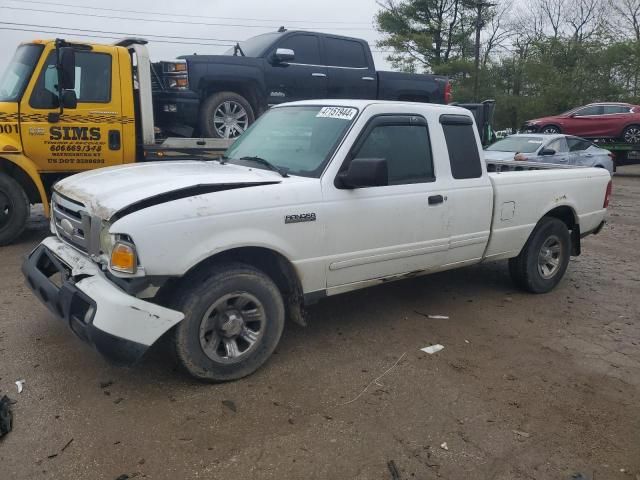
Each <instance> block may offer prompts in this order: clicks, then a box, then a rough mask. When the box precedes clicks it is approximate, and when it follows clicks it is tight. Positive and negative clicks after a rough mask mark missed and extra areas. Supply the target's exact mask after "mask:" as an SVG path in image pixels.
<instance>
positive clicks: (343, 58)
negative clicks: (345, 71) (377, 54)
mask: <svg viewBox="0 0 640 480" xmlns="http://www.w3.org/2000/svg"><path fill="white" fill-rule="evenodd" d="M324 44H325V46H326V49H327V65H329V66H332V67H351V68H366V67H367V66H368V63H367V56H366V54H365V52H364V47H363V46H362V44H361V43H360V42H354V41H352V40H342V39H338V38H331V37H326V38H325V39H324Z"/></svg>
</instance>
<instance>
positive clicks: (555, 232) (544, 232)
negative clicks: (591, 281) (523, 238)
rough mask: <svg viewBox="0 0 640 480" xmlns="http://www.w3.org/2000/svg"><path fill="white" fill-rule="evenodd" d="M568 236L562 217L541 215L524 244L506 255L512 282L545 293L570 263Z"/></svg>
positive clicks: (534, 291)
mask: <svg viewBox="0 0 640 480" xmlns="http://www.w3.org/2000/svg"><path fill="white" fill-rule="evenodd" d="M570 254H571V236H570V234H569V229H568V228H567V226H566V225H565V224H564V222H562V221H561V220H558V219H557V218H553V217H544V218H542V220H540V222H539V223H538V225H537V226H536V228H535V229H534V230H533V232H532V233H531V236H530V237H529V239H528V240H527V243H526V244H525V246H524V248H523V249H522V251H521V252H520V255H518V256H517V257H515V258H510V259H509V273H510V274H511V278H512V279H513V281H514V283H515V284H516V285H518V286H519V287H520V288H522V289H524V290H527V291H529V292H531V293H547V292H549V291H550V290H553V288H554V287H555V286H556V285H557V284H558V283H559V282H560V280H562V277H563V276H564V273H565V272H566V271H567V267H568V266H569V256H570Z"/></svg>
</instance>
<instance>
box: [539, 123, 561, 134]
mask: <svg viewBox="0 0 640 480" xmlns="http://www.w3.org/2000/svg"><path fill="white" fill-rule="evenodd" d="M540 133H547V134H549V135H552V134H557V133H560V127H556V126H555V125H545V126H544V127H542V128H541V129H540Z"/></svg>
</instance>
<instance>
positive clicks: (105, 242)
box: [100, 223, 116, 256]
mask: <svg viewBox="0 0 640 480" xmlns="http://www.w3.org/2000/svg"><path fill="white" fill-rule="evenodd" d="M110 227H111V225H109V224H108V223H103V224H102V230H101V231H100V250H101V251H102V253H103V254H105V255H107V256H108V255H110V254H111V250H112V249H113V245H114V243H115V241H116V240H115V237H114V236H113V235H111V234H110V233H109V228H110Z"/></svg>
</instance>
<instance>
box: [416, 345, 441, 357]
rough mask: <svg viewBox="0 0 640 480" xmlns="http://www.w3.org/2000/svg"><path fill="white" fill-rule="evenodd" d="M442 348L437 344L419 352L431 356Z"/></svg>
mask: <svg viewBox="0 0 640 480" xmlns="http://www.w3.org/2000/svg"><path fill="white" fill-rule="evenodd" d="M443 348H444V347H443V346H442V345H440V344H439V343H438V344H436V345H431V346H429V347H424V348H421V349H420V350H422V351H423V352H425V353H428V354H429V355H433V354H434V353H437V352H439V351H440V350H442V349H443Z"/></svg>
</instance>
